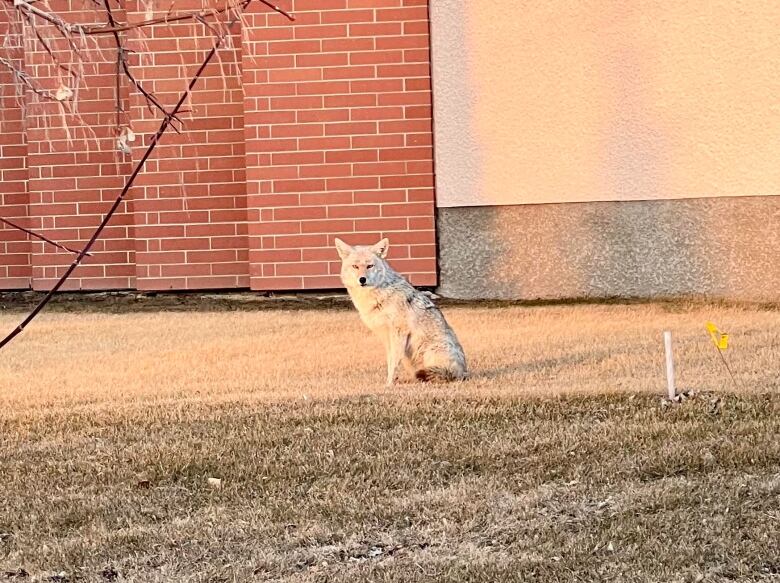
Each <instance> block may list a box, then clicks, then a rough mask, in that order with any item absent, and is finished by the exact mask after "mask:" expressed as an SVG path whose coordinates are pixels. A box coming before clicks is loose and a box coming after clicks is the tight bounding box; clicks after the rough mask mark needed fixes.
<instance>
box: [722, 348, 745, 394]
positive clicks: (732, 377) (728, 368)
mask: <svg viewBox="0 0 780 583" xmlns="http://www.w3.org/2000/svg"><path fill="white" fill-rule="evenodd" d="M715 348H716V349H717V350H718V354H719V355H720V360H721V362H723V366H725V367H726V370H727V371H728V373H729V376H730V377H731V382H732V383H734V388H735V389H737V390H739V389H741V388H742V387H740V386H739V384H737V379H735V378H734V373H733V372H731V367H730V366H729V363H728V362H726V357H725V356H723V351H722V350H721V349H720V346H716V347H715Z"/></svg>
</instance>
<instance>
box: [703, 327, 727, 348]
mask: <svg viewBox="0 0 780 583" xmlns="http://www.w3.org/2000/svg"><path fill="white" fill-rule="evenodd" d="M707 331H708V332H709V333H710V338H712V343H713V344H714V345H715V347H716V348H717V349H718V350H726V349H727V348H728V347H729V335H728V334H726V333H725V332H721V331H720V330H718V327H717V326H716V325H715V324H713V323H712V322H707Z"/></svg>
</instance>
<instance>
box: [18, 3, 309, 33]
mask: <svg viewBox="0 0 780 583" xmlns="http://www.w3.org/2000/svg"><path fill="white" fill-rule="evenodd" d="M257 1H258V2H261V3H262V4H264V5H265V6H267V7H268V8H270V9H271V10H273V11H274V12H278V13H279V14H281V15H282V16H284V17H286V18H287V19H288V20H290V21H295V17H294V16H293V15H292V14H290V13H289V12H287V11H285V10H283V9H282V8H279V6H276V5H275V4H272V3H271V2H268V1H267V0H257ZM5 2H7V3H9V4H13V0H5ZM244 4H245V1H244V0H242V1H241V2H235V3H231V4H228V5H227V6H224V7H222V8H217V9H213V10H199V11H197V12H187V13H184V14H173V15H166V16H160V17H158V18H151V19H149V20H144V21H141V22H136V23H133V24H124V25H119V26H117V25H116V24H114V25H111V26H105V25H102V24H95V25H89V24H70V23H67V22H65V21H64V20H63V19H62V18H60V17H59V16H55V15H52V14H50V13H48V12H45V11H43V10H40V9H38V8H35V7H34V6H31V5H30V4H29V3H27V2H21V3H19V4H18V5H17V6H18V7H19V8H20V9H24V10H28V11H30V12H31V13H33V14H35V15H36V16H38V17H40V18H43V19H44V20H47V21H48V22H50V23H52V24H54V25H55V26H56V27H57V28H58V29H59V30H60V32H63V31H67V32H78V33H79V34H84V35H87V36H91V35H98V34H113V33H115V32H125V31H127V30H134V29H136V28H143V27H146V26H152V25H155V24H170V23H173V22H180V21H182V20H193V19H197V18H206V17H210V16H216V15H218V14H223V13H225V12H229V11H230V10H234V9H236V8H239V7H241V6H243V5H244Z"/></svg>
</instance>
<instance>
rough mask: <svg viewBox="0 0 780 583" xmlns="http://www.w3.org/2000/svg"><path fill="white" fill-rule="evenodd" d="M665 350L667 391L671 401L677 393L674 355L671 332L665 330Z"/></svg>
mask: <svg viewBox="0 0 780 583" xmlns="http://www.w3.org/2000/svg"><path fill="white" fill-rule="evenodd" d="M664 350H665V351H666V391H667V393H668V395H669V400H670V401H671V400H673V399H674V397H675V395H676V391H675V390H674V358H673V357H672V333H671V332H664Z"/></svg>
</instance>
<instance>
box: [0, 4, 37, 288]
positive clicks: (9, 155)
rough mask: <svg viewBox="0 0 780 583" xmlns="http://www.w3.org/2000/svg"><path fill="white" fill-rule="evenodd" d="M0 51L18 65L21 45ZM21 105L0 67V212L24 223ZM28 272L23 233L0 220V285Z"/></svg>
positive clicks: (1, 28) (21, 279)
mask: <svg viewBox="0 0 780 583" xmlns="http://www.w3.org/2000/svg"><path fill="white" fill-rule="evenodd" d="M7 17H8V12H7V11H5V10H0V37H6V36H7V33H8V31H9V27H10V25H11V23H10V22H8V21H7V20H6V19H7ZM10 41H11V38H10V37H9V38H8V42H10ZM2 54H3V56H4V57H6V58H8V59H10V60H12V61H13V62H14V63H16V64H18V66H22V58H23V55H24V52H23V51H22V48H21V46H17V47H13V46H8V45H6V51H5V52H3V53H2ZM22 105H23V103H22V98H21V97H20V96H18V95H17V94H16V86H15V84H14V78H13V75H12V74H11V72H10V71H8V70H7V69H5V68H4V67H0V209H2V210H0V216H3V217H5V218H6V219H8V220H10V221H13V222H14V223H19V224H21V223H26V220H27V219H26V217H27V203H28V197H27V189H26V180H27V169H26V156H27V144H26V142H25V137H24V117H23V111H22ZM31 275H32V269H31V267H30V243H29V242H28V240H27V238H26V236H25V235H24V234H22V233H21V232H19V231H17V230H14V229H11V228H9V227H7V226H5V225H3V224H0V289H15V288H26V287H29V285H30V277H31Z"/></svg>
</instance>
